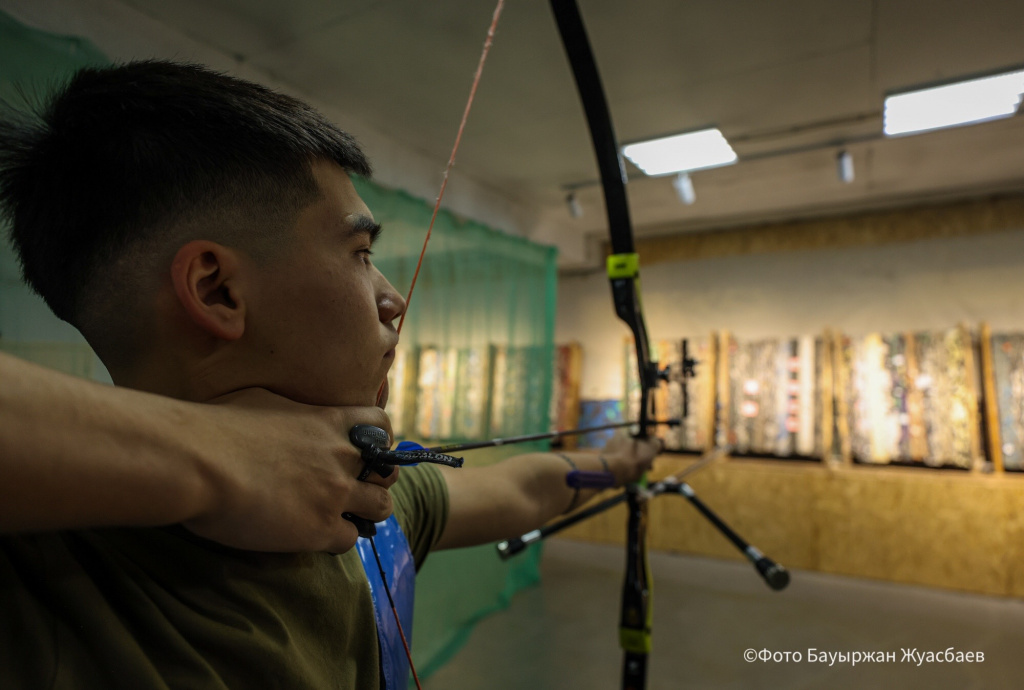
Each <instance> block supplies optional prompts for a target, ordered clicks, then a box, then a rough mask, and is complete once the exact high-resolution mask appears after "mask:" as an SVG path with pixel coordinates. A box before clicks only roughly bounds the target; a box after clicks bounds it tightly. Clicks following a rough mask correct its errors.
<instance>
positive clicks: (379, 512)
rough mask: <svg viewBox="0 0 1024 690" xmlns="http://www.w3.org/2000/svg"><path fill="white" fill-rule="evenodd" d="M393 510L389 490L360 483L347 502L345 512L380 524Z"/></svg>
mask: <svg viewBox="0 0 1024 690" xmlns="http://www.w3.org/2000/svg"><path fill="white" fill-rule="evenodd" d="M393 510H394V505H393V504H392V502H391V494H390V493H388V491H387V489H385V488H383V487H381V486H377V485H375V484H370V483H368V482H359V484H358V485H357V486H356V487H355V488H354V489H353V490H352V493H351V494H349V496H348V500H347V501H345V510H344V511H343V512H346V513H352V514H353V515H358V516H359V517H361V518H366V519H367V520H372V521H373V522H380V521H381V520H386V519H388V517H389V516H390V515H391V513H392V511H393Z"/></svg>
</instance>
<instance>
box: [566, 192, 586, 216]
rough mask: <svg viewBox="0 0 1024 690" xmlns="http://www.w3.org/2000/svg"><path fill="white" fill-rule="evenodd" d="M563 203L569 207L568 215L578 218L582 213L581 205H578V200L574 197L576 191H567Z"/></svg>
mask: <svg viewBox="0 0 1024 690" xmlns="http://www.w3.org/2000/svg"><path fill="white" fill-rule="evenodd" d="M565 203H566V205H567V206H568V207H569V215H570V216H572V217H573V218H579V217H580V216H582V215H583V207H582V206H580V202H579V201H578V200H577V199H576V192H569V194H568V195H567V196H566V197H565Z"/></svg>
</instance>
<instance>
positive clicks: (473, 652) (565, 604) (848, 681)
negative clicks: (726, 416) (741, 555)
mask: <svg viewBox="0 0 1024 690" xmlns="http://www.w3.org/2000/svg"><path fill="white" fill-rule="evenodd" d="M936 548H941V545H938V544H937V545H936ZM545 549H546V550H545V554H544V560H543V565H542V572H543V579H542V585H541V586H540V587H535V588H532V589H530V590H527V591H525V592H522V593H520V594H519V595H517V596H516V597H515V599H514V600H513V601H512V605H511V606H510V607H509V608H508V610H506V611H503V612H501V613H498V614H496V615H494V616H492V617H490V618H488V619H487V620H485V621H483V622H482V623H481V624H480V625H479V626H478V628H477V629H476V631H475V633H474V635H473V637H472V638H471V640H470V642H469V643H468V644H467V645H466V646H465V647H464V648H463V649H462V650H461V651H460V652H459V654H458V655H457V656H456V657H455V658H454V659H453V660H452V661H451V663H449V664H448V665H447V666H446V667H444V668H443V669H441V670H440V671H439V672H437V673H436V674H435V675H434V676H432V677H431V678H430V679H429V681H427V682H425V683H424V688H425V690H441V689H442V688H443V689H446V690H477V689H480V690H484V689H487V690H512V689H516V690H519V689H528V690H546V689H549V688H550V689H552V690H554V689H558V690H561V689H566V690H571V689H576V688H580V689H583V688H587V689H591V688H593V689H597V688H607V689H608V690H613V689H617V688H619V687H620V679H619V668H620V663H621V658H620V654H619V650H618V642H617V635H618V633H617V625H618V614H619V590H620V587H621V584H622V573H623V560H624V550H623V549H622V548H620V547H615V546H608V545H598V544H587V543H580V542H572V541H566V540H551V541H549V542H548V543H547V544H546V546H545ZM651 568H652V572H653V574H654V581H655V585H654V602H655V610H654V611H655V613H654V636H653V637H654V642H653V644H654V647H653V651H652V653H651V656H650V663H649V669H648V672H649V675H648V688H650V690H658V689H660V688H737V689H738V688H786V689H799V688H830V689H843V688H951V689H952V688H956V689H958V690H961V689H965V688H1020V687H1024V679H1022V676H1024V649H1022V647H1021V642H1022V640H1024V601H1019V600H1015V599H1006V598H998V597H992V596H983V595H976V594H961V593H957V592H950V591H940V590H934V589H927V588H922V587H914V586H907V585H896V584H890V583H885V582H877V581H870V580H862V579H853V578H847V577H840V576H835V575H825V574H821V573H815V572H807V571H797V572H793V573H792V575H793V578H792V582H791V584H790V586H789V588H788V589H786V590H785V591H783V592H772V591H771V590H769V589H768V588H767V586H766V585H765V584H764V583H763V582H762V581H761V579H760V578H759V577H758V576H757V574H756V573H755V572H754V570H753V568H752V567H750V566H748V565H746V564H743V563H739V562H729V561H723V560H716V559H710V558H702V557H691V556H679V555H672V554H666V553H652V554H651ZM950 647H952V648H953V651H954V652H957V651H960V652H981V653H983V654H984V661H983V662H975V663H928V662H925V663H922V664H921V665H920V666H918V665H917V664H916V662H911V661H903V652H902V649H904V648H906V649H908V650H913V649H915V648H916V649H917V650H918V652H920V653H924V652H928V651H935V652H939V651H943V652H944V651H945V650H946V649H947V648H950ZM748 649H754V650H757V651H761V650H764V649H767V650H769V651H772V652H786V651H789V652H801V653H802V655H803V660H802V661H801V662H790V663H785V662H782V663H774V662H762V661H754V662H747V661H745V660H744V652H745V651H746V650H748ZM808 649H816V650H818V651H817V652H816V654H820V653H821V652H846V653H849V652H876V651H880V652H893V653H894V654H895V661H894V662H883V663H875V662H869V663H862V664H857V665H856V666H852V665H851V664H850V663H849V662H846V663H842V662H837V663H835V664H834V665H833V666H831V667H830V666H829V664H828V662H827V661H826V662H825V663H820V662H818V663H810V662H808V660H807V659H808Z"/></svg>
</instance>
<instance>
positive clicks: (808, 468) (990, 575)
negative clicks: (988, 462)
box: [565, 456, 1024, 597]
mask: <svg viewBox="0 0 1024 690" xmlns="http://www.w3.org/2000/svg"><path fill="white" fill-rule="evenodd" d="M693 462H695V461H694V460H692V459H680V458H679V457H678V456H662V457H660V458H659V459H658V461H657V464H656V465H655V470H656V471H655V473H653V474H652V476H653V477H660V476H665V475H668V474H671V473H673V472H677V471H679V470H681V469H683V468H685V467H688V466H689V465H691V464H693ZM688 479H690V480H691V481H690V485H691V486H693V488H694V490H695V491H696V492H697V495H698V496H699V497H700V498H701V499H702V500H704V502H705V503H707V504H708V505H709V506H710V507H711V508H712V509H713V510H715V512H717V513H718V514H719V515H720V516H721V517H722V519H723V520H725V521H726V522H727V523H728V524H729V525H730V526H732V527H733V529H735V530H736V531H737V532H738V533H739V534H740V535H741V536H743V537H744V538H745V539H747V540H748V541H749V542H750V543H751V544H753V545H754V546H756V547H757V548H759V549H761V551H763V552H764V553H766V554H768V555H769V556H771V557H772V558H774V559H776V560H778V561H779V562H780V563H782V564H783V565H785V566H787V567H789V568H795V569H806V570H817V571H821V572H826V573H835V574H840V575H852V576H857V577H869V578H875V579H879V580H888V581H892V582H901V583H907V584H916V585H927V586H932V587H942V588H946V589H954V590H962V591H968V592H980V593H984V594H996V595H1004V596H1014V597H1024V510H1022V509H1021V507H1022V506H1024V477H1018V476H1013V475H998V476H997V475H984V474H978V473H966V472H957V471H938V472H922V471H920V470H916V469H899V468H884V469H883V468H875V467H858V466H853V467H847V466H840V465H818V464H811V463H793V462H786V461H770V460H764V461H761V460H748V459H744V460H721V461H719V462H718V463H716V464H713V465H711V466H710V467H708V468H706V469H704V470H701V471H700V472H698V473H696V474H694V475H692V476H691V477H689V478H688ZM625 521H626V518H625V509H624V508H620V509H619V510H614V511H609V512H608V513H605V514H603V515H600V516H598V517H596V518H593V519H591V520H589V521H585V522H583V523H581V524H580V525H578V526H576V527H574V528H572V529H571V530H567V531H566V532H565V535H566V537H568V538H573V539H581V540H585V541H597V542H611V543H619V544H621V543H624V538H625ZM650 521H651V524H650V529H649V536H650V547H651V548H653V549H659V550H665V551H673V552H679V553H690V554H700V555H707V556H716V557H723V558H730V559H735V560H743V557H742V556H741V555H740V554H739V553H738V552H737V551H736V549H735V548H734V547H733V546H732V545H731V544H730V543H729V542H727V541H726V540H725V538H724V537H722V536H721V535H720V534H719V533H718V531H717V530H715V529H714V528H713V527H712V526H711V525H710V524H708V523H707V521H706V520H705V519H704V518H703V517H701V516H700V514H699V513H697V511H696V510H695V509H694V508H693V506H692V505H690V504H689V503H688V502H687V501H686V499H684V498H682V497H678V496H661V497H658V498H657V499H655V500H654V502H653V503H652V504H651V510H650ZM751 577H756V575H755V574H754V573H753V572H751Z"/></svg>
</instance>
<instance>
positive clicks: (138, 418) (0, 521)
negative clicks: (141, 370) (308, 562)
mask: <svg viewBox="0 0 1024 690" xmlns="http://www.w3.org/2000/svg"><path fill="white" fill-rule="evenodd" d="M218 402H219V403H222V404H212V405H211V404H199V403H189V402H182V401H178V400H173V399H170V398H165V397H162V396H158V395H152V394H148V393H143V392H139V391H134V390H129V389H124V388H113V387H109V386H103V385H101V384H97V383H93V382H91V381H86V380H82V379H76V378H73V377H71V376H67V375H64V374H60V373H57V372H53V371H50V370H47V369H44V368H42V367H39V366H36V365H33V364H29V363H27V362H24V361H22V360H19V359H16V358H13V357H10V356H8V355H3V354H0V477H2V481H0V533H11V532H20V531H38V530H52V529H73V528H85V527H100V526H107V525H121V526H143V525H164V524H172V523H179V522H181V523H184V524H185V525H186V526H187V527H188V528H189V529H191V530H193V531H194V532H196V533H197V534H199V535H201V536H204V537H207V538H210V539H213V540H215V541H218V542H221V543H223V544H226V545H228V546H234V547H237V548H247V549H254V550H265V551H304V550H325V551H334V552H341V551H345V550H347V549H349V548H351V546H352V545H353V544H354V543H355V540H356V536H357V535H356V531H355V527H354V525H352V523H350V522H348V521H346V520H343V519H342V518H341V513H342V512H343V511H349V512H352V513H355V514H357V515H362V516H364V517H368V518H372V519H378V520H379V519H383V518H385V517H386V516H387V515H389V514H390V513H391V498H390V494H389V493H388V492H387V490H386V489H387V488H388V487H389V486H390V485H391V484H392V483H393V482H394V481H395V479H396V478H397V473H396V475H393V476H392V477H390V478H389V479H387V480H381V479H376V480H375V483H367V482H356V481H355V476H356V475H357V474H358V471H359V468H360V467H361V466H362V461H361V460H360V458H359V453H358V451H357V450H356V449H355V448H354V447H353V446H352V445H351V444H350V443H349V441H348V438H347V436H348V430H349V429H350V428H351V427H352V426H353V425H355V424H373V425H375V426H379V427H382V428H384V429H387V430H390V423H389V420H388V418H387V415H386V414H385V413H384V411H383V410H380V409H377V408H322V407H313V406H308V405H301V404H299V403H294V402H292V401H289V400H286V399H284V398H281V397H279V396H276V395H273V394H271V393H269V392H267V391H264V390H260V389H250V390H246V391H240V392H238V393H234V394H232V395H230V396H225V398H223V399H221V400H219V401H218Z"/></svg>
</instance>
